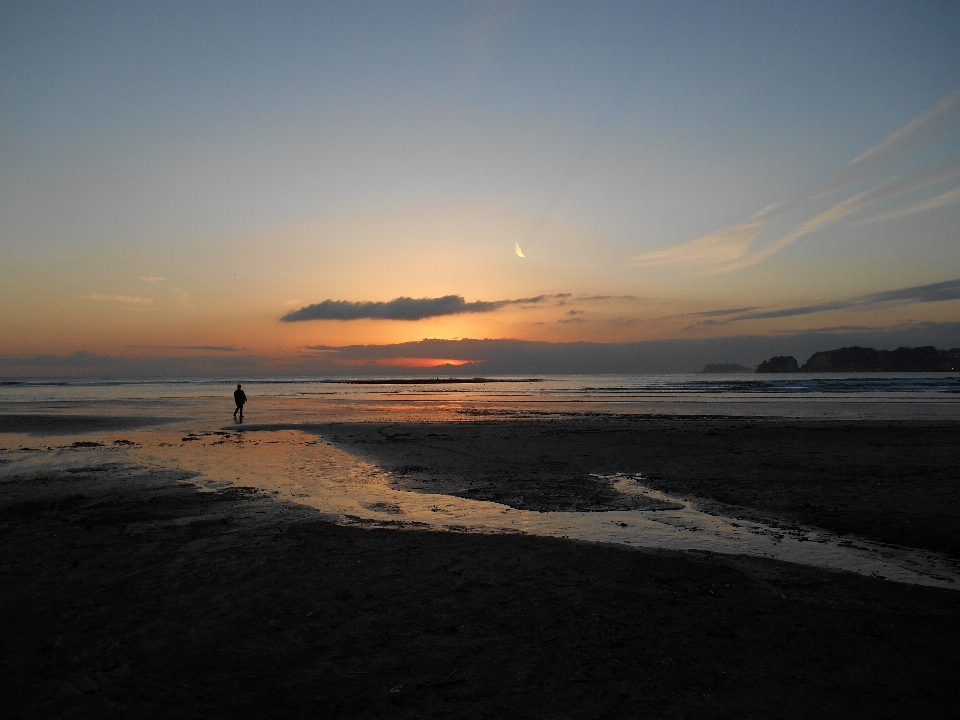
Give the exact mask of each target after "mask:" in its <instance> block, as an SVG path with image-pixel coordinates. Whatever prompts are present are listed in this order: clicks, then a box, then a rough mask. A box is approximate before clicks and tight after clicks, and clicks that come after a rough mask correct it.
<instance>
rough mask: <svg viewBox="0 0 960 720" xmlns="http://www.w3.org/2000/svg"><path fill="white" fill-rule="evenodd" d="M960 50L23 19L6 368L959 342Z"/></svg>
mask: <svg viewBox="0 0 960 720" xmlns="http://www.w3.org/2000/svg"><path fill="white" fill-rule="evenodd" d="M958 37H960V5H958V4H957V3H955V2H912V3H902V2H881V1H871V2H844V1H838V2H831V3H823V2H800V1H798V2H666V1H665V0H664V1H651V2H622V3H621V2H602V1H598V2H594V3H579V2H532V1H531V2H522V1H521V2H506V1H503V2H427V3H419V2H349V3H346V2H337V3H323V2H304V3H296V2H283V1H278V2H271V3H259V2H242V1H237V2H223V3H220V2H184V3H178V2H157V3H151V2H139V3H118V2H72V3H51V2H3V3H0V361H2V362H0V374H4V372H7V373H8V374H9V373H14V374H15V370H11V369H10V368H14V367H15V366H17V363H20V366H23V367H26V366H30V365H31V363H33V365H34V366H37V362H38V360H37V359H38V358H47V359H48V360H49V359H50V358H62V359H69V358H73V359H74V361H77V360H78V359H80V360H82V359H84V358H114V359H117V358H120V359H124V358H125V359H129V360H130V361H131V362H133V361H136V362H140V363H147V364H148V365H150V363H153V365H150V367H155V366H156V363H157V362H159V361H161V360H162V359H164V358H180V359H184V358H185V359H188V360H191V359H192V360H191V361H196V362H198V363H205V364H206V366H211V363H212V364H213V365H216V363H218V362H220V363H221V367H223V368H225V372H226V371H227V370H229V369H230V368H233V367H236V366H235V365H231V364H230V363H237V362H238V358H243V360H242V363H247V365H245V366H244V367H253V366H254V365H256V364H257V363H260V367H268V366H269V367H272V368H280V367H288V368H289V367H294V366H295V367H298V368H305V367H312V366H310V365H309V363H311V362H313V363H320V365H322V364H323V363H324V362H325V363H326V365H324V367H327V369H328V370H329V369H330V368H335V367H342V368H346V370H349V371H352V369H354V368H356V366H357V361H356V359H354V360H349V361H348V360H342V362H341V361H337V362H333V361H331V358H332V357H335V356H338V355H340V356H344V357H345V351H337V350H336V349H337V348H356V347H369V346H386V347H389V348H395V349H396V352H397V353H402V354H397V355H396V356H395V357H394V360H395V361H396V362H395V363H394V365H395V366H396V367H400V368H402V367H409V366H430V365H431V364H434V365H440V364H441V361H442V362H443V363H446V364H448V365H449V363H451V362H455V363H463V362H467V361H470V360H475V361H478V362H480V361H483V362H492V360H490V359H489V358H486V357H484V358H481V357H479V356H477V352H478V349H477V348H478V346H477V345H476V344H475V343H474V344H470V343H461V344H460V345H457V344H449V343H448V344H447V345H443V346H442V347H443V348H444V349H445V352H446V351H449V352H448V354H451V355H452V357H445V358H438V357H435V354H436V353H437V352H438V349H437V348H438V347H441V346H438V345H436V344H424V343H423V342H422V341H423V340H424V339H431V340H451V341H452V340H461V341H462V340H465V339H471V340H483V339H488V340H510V341H512V342H514V341H515V342H519V343H523V342H529V343H552V344H555V346H556V348H560V349H562V348H570V347H575V345H574V344H577V343H590V344H595V345H596V344H599V345H624V344H633V345H637V344H641V345H643V344H646V345H644V346H649V347H653V346H654V345H655V344H656V343H673V344H674V345H676V344H677V343H679V345H676V346H678V347H679V346H682V347H689V348H696V350H691V353H693V354H691V355H690V357H689V358H687V363H688V364H689V363H694V364H696V363H699V364H701V365H702V364H704V363H707V362H718V361H724V360H735V361H740V362H745V363H746V362H751V363H756V362H758V361H759V360H761V359H763V358H762V357H758V356H756V353H759V352H761V348H762V350H763V352H766V351H768V350H770V349H776V347H777V339H782V340H783V342H782V344H783V346H784V347H787V346H790V343H789V342H788V340H789V339H790V338H794V339H795V338H798V337H801V336H802V337H806V338H809V337H816V338H819V339H820V340H822V341H823V342H834V343H838V344H846V345H854V344H864V343H865V342H866V340H865V339H864V338H869V340H870V341H871V342H876V343H879V344H882V345H886V346H889V347H896V346H897V345H898V344H908V343H909V344H926V343H930V344H940V345H941V346H942V345H943V344H948V345H949V344H950V343H953V345H952V346H958V345H960V331H958V328H960V43H958V42H957V38H958ZM731 338H741V339H744V340H743V342H742V343H741V345H740V346H735V344H730V342H728V341H729V340H730V339H731ZM758 338H759V339H762V341H760V340H758ZM418 343H419V344H418ZM651 343H652V344H654V345H651ZM711 343H713V344H712V345H711ZM637 346H638V345H637ZM838 346H839V345H838ZM489 347H493V346H492V345H490V346H488V349H489ZM498 347H499V346H498ZM538 347H539V346H538ZM710 347H714V348H721V347H722V348H724V352H726V353H727V354H728V357H713V356H708V355H709V353H708V354H707V355H704V353H705V352H707V351H706V350H704V348H710ZM738 347H739V348H740V349H738ZM791 347H792V346H791ZM804 347H806V346H804ZM820 349H829V348H820ZM351 352H352V351H351ZM391 352H393V350H390V352H386V354H384V352H379V351H378V352H377V353H375V354H376V355H377V357H378V358H379V359H378V361H377V362H379V363H380V365H378V367H384V366H386V367H390V362H391V358H390V357H389V356H390V353H391ZM717 352H719V350H717ZM77 353H79V355H78V354H77ZM471 353H473V355H471ZM751 353H752V354H751ZM346 354H349V353H346ZM361 355H363V353H361ZM731 356H732V357H731ZM371 357H372V356H371ZM411 358H413V359H414V360H415V362H414V360H411ZM800 360H801V361H802V360H803V358H800ZM51 362H53V361H52V360H51ZM331 362H332V364H331ZM3 363H6V364H5V365H4V364H3ZM285 363H286V364H285ZM304 363H306V365H305V364H304ZM338 363H339V364H338ZM351 363H352V364H351ZM81 364H82V363H81ZM320 365H317V366H316V367H320ZM4 367H6V368H7V371H4V370H3V368H4ZM178 367H179V366H178ZM508 369H509V368H508ZM51 372H53V371H51Z"/></svg>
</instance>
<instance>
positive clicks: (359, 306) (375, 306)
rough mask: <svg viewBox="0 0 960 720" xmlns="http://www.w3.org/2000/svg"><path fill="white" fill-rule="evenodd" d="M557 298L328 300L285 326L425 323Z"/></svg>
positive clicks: (293, 316) (309, 307)
mask: <svg viewBox="0 0 960 720" xmlns="http://www.w3.org/2000/svg"><path fill="white" fill-rule="evenodd" d="M554 297H557V296H556V295H538V296H536V297H530V298H519V299H517V300H495V301H492V302H484V301H482V300H477V301H475V302H470V303H468V302H467V301H466V300H464V299H463V297H462V296H461V295H444V296H443V297H439V298H409V297H398V298H394V299H393V300H391V301H389V302H349V301H347V300H324V301H323V302H320V303H317V304H315V305H307V306H306V307H302V308H300V309H299V310H294V311H292V312H289V313H287V314H286V315H284V316H283V317H282V318H280V319H281V320H282V321H284V322H301V321H304V320H425V319H427V318H432V317H441V316H444V315H462V314H465V313H487V312H493V311H495V310H499V309H500V308H502V307H506V306H507V305H532V304H538V303H542V302H544V301H545V300H548V299H550V298H554Z"/></svg>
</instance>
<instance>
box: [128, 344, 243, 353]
mask: <svg viewBox="0 0 960 720" xmlns="http://www.w3.org/2000/svg"><path fill="white" fill-rule="evenodd" d="M125 347H128V348H132V349H138V350H200V351H203V352H228V353H235V352H252V351H251V350H250V348H238V347H236V346H235V345H126V346H125Z"/></svg>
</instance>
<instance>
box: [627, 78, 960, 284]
mask: <svg viewBox="0 0 960 720" xmlns="http://www.w3.org/2000/svg"><path fill="white" fill-rule="evenodd" d="M958 113H960V90H958V91H956V92H954V93H952V94H950V95H948V96H947V97H946V98H944V99H943V100H941V101H940V102H939V103H937V105H936V106H934V107H933V108H931V109H930V110H928V111H927V112H925V113H923V114H922V115H919V116H917V117H915V118H914V119H913V120H911V121H910V122H908V123H907V124H906V125H904V126H903V127H902V128H900V129H899V130H897V131H896V132H894V133H892V134H891V135H889V136H887V137H886V138H885V139H884V140H883V141H881V142H880V143H878V144H877V145H874V146H873V147H872V148H870V149H869V150H867V151H866V152H864V153H862V154H860V155H859V156H857V157H856V158H854V159H853V160H851V161H850V162H849V163H848V164H847V166H846V167H845V168H844V169H843V170H842V171H841V172H839V173H838V174H837V175H836V176H834V177H833V178H832V179H830V180H828V181H827V182H825V183H823V184H821V185H820V186H818V187H816V188H814V189H813V190H812V191H810V192H807V193H804V194H803V195H800V196H798V197H796V198H794V199H792V200H790V201H788V202H784V203H779V204H777V205H771V206H769V207H767V208H764V209H763V210H761V211H760V212H759V213H757V214H756V215H754V216H753V217H751V218H750V219H748V220H747V221H745V222H742V223H739V224H737V225H733V226H731V227H728V228H724V229H722V230H718V231H716V232H713V233H709V234H707V235H703V236H701V237H699V238H696V239H694V240H690V241H689V242H686V243H682V244H680V245H675V246H673V247H669V248H664V249H663V250H655V251H652V252H648V253H643V254H641V255H637V256H635V257H634V258H633V263H634V264H635V265H637V266H640V267H661V266H675V267H698V268H702V269H704V270H706V271H707V272H712V273H723V272H729V271H732V270H739V269H741V268H745V267H750V266H753V265H757V264H758V263H760V262H763V261H764V260H766V259H767V258H769V257H770V256H772V255H774V254H776V253H778V252H779V251H780V250H782V249H784V248H785V247H787V246H788V245H790V244H792V243H794V242H796V241H797V240H799V239H800V238H801V237H803V236H805V235H808V234H810V233H812V232H814V231H816V230H818V229H820V228H821V227H824V226H825V225H828V224H830V223H833V222H836V221H837V220H840V219H841V218H844V217H846V216H848V215H850V214H851V213H854V212H856V211H858V210H860V209H862V208H864V207H866V206H867V205H869V204H871V203H875V202H879V201H881V200H885V199H888V198H891V197H895V196H897V195H902V194H905V193H908V192H911V191H914V190H918V189H920V188H923V187H927V186H929V185H933V184H935V183H938V182H943V181H945V180H949V179H952V178H954V177H956V176H957V175H958V174H960V158H956V157H954V158H949V159H947V160H944V161H940V162H934V163H929V164H927V165H925V166H923V167H921V168H919V169H918V170H915V171H913V172H910V173H905V174H901V175H897V176H895V177H892V178H890V179H888V180H885V181H883V182H880V183H878V184H876V185H874V186H873V187H871V188H869V189H868V190H866V191H864V192H861V193H858V194H856V195H854V196H852V197H849V198H847V199H845V200H843V201H841V202H838V203H836V204H835V205H834V206H833V207H831V208H830V209H829V210H827V211H825V212H822V213H820V214H818V215H816V216H815V217H812V218H810V219H808V220H806V221H804V222H802V223H800V224H799V225H798V226H797V227H795V228H794V229H793V230H792V231H790V232H788V233H786V234H784V235H782V236H781V237H779V238H776V239H774V240H772V241H770V242H767V243H766V244H764V245H762V246H758V245H757V238H758V236H759V234H760V232H761V230H762V229H763V228H764V227H765V226H766V225H768V224H769V222H770V221H771V220H772V219H773V218H775V217H777V216H780V215H782V214H784V213H785V212H786V211H787V210H792V209H795V208H797V207H799V206H801V205H802V204H804V203H807V202H808V201H810V200H815V199H819V198H823V197H826V196H827V195H830V194H832V193H834V192H837V191H839V190H841V189H843V188H846V187H849V186H851V185H855V184H859V183H861V182H864V181H866V180H868V179H869V178H870V177H873V176H874V175H876V174H877V173H878V172H880V171H881V170H883V169H885V168H886V167H888V166H890V165H891V164H892V163H894V162H896V161H898V160H901V159H902V158H904V157H907V156H908V155H910V154H911V153H913V152H915V151H916V150H918V149H919V148H921V147H923V146H925V145H928V144H930V143H931V142H934V141H936V140H938V139H940V138H941V137H942V136H944V135H946V134H948V133H950V132H955V131H956V129H957V125H958V123H957V120H958V118H957V115H958ZM949 202H956V199H955V198H953V195H952V193H946V194H945V195H942V196H940V197H939V198H934V199H933V200H930V201H928V202H925V203H920V204H918V205H915V206H914V207H913V208H911V209H910V210H909V211H910V212H920V211H922V210H926V209H930V208H933V207H939V206H940V205H944V204H947V203H949ZM904 214H907V211H904Z"/></svg>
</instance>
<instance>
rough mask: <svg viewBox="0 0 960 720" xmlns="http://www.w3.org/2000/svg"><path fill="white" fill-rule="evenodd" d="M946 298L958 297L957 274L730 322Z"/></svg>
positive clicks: (959, 281) (741, 316) (941, 300)
mask: <svg viewBox="0 0 960 720" xmlns="http://www.w3.org/2000/svg"><path fill="white" fill-rule="evenodd" d="M948 300H960V278H958V279H957V280H947V281H946V282H939V283H932V284H930V285H915V286H913V287H908V288H900V289H898V290H884V291H882V292H877V293H871V294H870V295H861V296H860V297H855V298H850V299H848V300H835V301H833V302H825V303H818V304H816V305H802V306H800V307H792V308H785V309H782V310H770V311H764V312H756V313H746V314H744V315H740V316H738V317H735V318H733V319H732V322H733V321H739V320H767V319H771V318H785V317H795V316H797V315H812V314H814V313H821V312H828V311H830V310H844V309H846V308H852V307H866V306H869V305H909V304H912V303H931V302H945V301H948Z"/></svg>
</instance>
